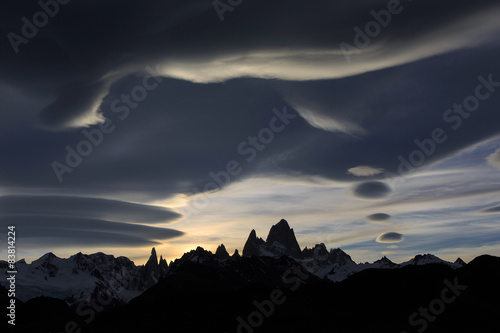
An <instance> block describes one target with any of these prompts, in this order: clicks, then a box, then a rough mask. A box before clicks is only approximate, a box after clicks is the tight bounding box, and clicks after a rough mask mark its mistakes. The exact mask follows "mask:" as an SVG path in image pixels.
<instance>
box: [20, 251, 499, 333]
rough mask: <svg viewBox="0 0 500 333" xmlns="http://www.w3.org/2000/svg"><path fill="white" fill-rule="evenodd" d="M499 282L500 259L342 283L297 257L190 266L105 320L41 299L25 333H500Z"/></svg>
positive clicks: (25, 312) (381, 272)
mask: <svg viewBox="0 0 500 333" xmlns="http://www.w3.org/2000/svg"><path fill="white" fill-rule="evenodd" d="M199 254H201V253H199ZM499 281H500V258H498V257H492V256H481V257H478V258H476V259H474V260H473V261H471V262H470V263H468V264H467V265H465V266H464V267H462V268H458V269H452V268H451V267H449V266H448V265H444V264H429V265H421V266H418V265H408V266H405V267H402V268H399V269H366V270H363V271H361V272H359V273H356V274H354V275H352V276H351V277H350V278H348V279H346V280H344V281H342V282H337V283H335V282H332V281H328V280H325V279H323V280H321V279H319V278H317V277H315V276H314V275H311V274H309V273H308V272H307V271H306V270H305V269H304V268H303V267H302V266H301V265H299V264H297V263H296V262H295V261H294V260H293V259H290V258H288V257H281V258H280V259H276V258H271V257H256V256H253V257H250V258H241V259H239V260H233V261H227V262H226V264H223V265H220V264H216V263H214V262H213V261H210V260H207V261H203V260H202V261H201V262H193V261H187V262H185V263H184V264H183V265H179V267H178V268H177V271H176V272H175V274H171V275H170V276H168V277H167V278H165V279H164V280H162V281H160V282H159V283H157V284H156V285H155V286H153V287H152V288H150V289H148V290H147V291H146V292H145V293H143V294H142V295H140V296H139V297H137V298H135V299H133V300H132V301H131V302H130V303H128V304H127V305H125V306H122V307H116V308H114V309H113V310H110V311H106V312H99V311H93V312H92V311H87V312H86V314H85V315H83V316H82V315H76V314H75V313H74V312H73V311H72V310H70V308H69V307H68V306H66V305H65V304H64V302H59V301H57V300H55V299H51V298H41V299H40V298H39V299H32V300H30V301H28V302H26V304H24V305H23V306H20V307H19V310H18V312H19V316H18V326H17V332H54V333H55V332H71V333H77V332H101V333H104V332H125V333H126V332H134V333H137V332H245V333H248V332H332V333H333V332H481V333H485V332H492V333H493V332H500V319H499V317H498V314H499V313H500V302H499V301H498V300H499V299H500V284H499ZM97 305H99V304H98V303H97ZM89 309H90V308H86V310H89ZM54 313H57V316H55V315H54ZM51 325H52V326H51ZM49 326H50V327H49ZM68 328H69V330H68Z"/></svg>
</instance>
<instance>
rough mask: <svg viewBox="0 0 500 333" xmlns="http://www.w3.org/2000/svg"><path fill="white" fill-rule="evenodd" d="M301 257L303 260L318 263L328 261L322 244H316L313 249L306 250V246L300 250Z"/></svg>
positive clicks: (328, 255) (326, 251) (327, 255)
mask: <svg viewBox="0 0 500 333" xmlns="http://www.w3.org/2000/svg"><path fill="white" fill-rule="evenodd" d="M302 256H303V257H304V258H314V259H316V260H318V261H325V260H328V258H329V257H330V254H329V253H328V250H327V249H326V245H325V244H323V243H320V244H316V245H315V246H314V247H313V248H311V249H310V248H308V247H307V246H306V247H305V248H304V250H302Z"/></svg>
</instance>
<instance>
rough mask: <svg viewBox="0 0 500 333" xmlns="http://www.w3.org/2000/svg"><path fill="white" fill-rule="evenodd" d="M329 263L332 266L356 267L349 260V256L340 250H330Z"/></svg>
mask: <svg viewBox="0 0 500 333" xmlns="http://www.w3.org/2000/svg"><path fill="white" fill-rule="evenodd" d="M329 261H330V262H331V263H333V264H339V265H340V266H344V265H356V263H355V262H354V261H353V260H352V259H351V256H350V255H348V254H347V253H345V252H344V251H342V250H341V249H338V248H337V249H331V250H330V258H329Z"/></svg>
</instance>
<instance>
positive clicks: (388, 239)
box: [376, 232, 404, 243]
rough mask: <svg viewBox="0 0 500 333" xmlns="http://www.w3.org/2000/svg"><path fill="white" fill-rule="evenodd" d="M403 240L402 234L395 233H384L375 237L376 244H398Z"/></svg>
mask: <svg viewBox="0 0 500 333" xmlns="http://www.w3.org/2000/svg"><path fill="white" fill-rule="evenodd" d="M403 240H404V237H403V235H402V234H399V233H397V232H386V233H383V234H381V235H380V236H378V237H377V239H376V241H377V243H400V242H402V241H403Z"/></svg>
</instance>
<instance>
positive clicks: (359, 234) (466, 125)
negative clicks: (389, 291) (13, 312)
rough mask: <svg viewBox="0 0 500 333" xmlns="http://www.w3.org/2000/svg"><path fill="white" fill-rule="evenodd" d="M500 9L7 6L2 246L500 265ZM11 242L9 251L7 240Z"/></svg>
mask: <svg viewBox="0 0 500 333" xmlns="http://www.w3.org/2000/svg"><path fill="white" fill-rule="evenodd" d="M498 17H500V3H498V1H494V0H491V1H490V0H484V1H465V0H454V1H451V0H443V1H439V2H436V1H431V0H418V1H410V0H402V1H396V0H390V1H385V0H384V1H378V0H377V1H374V0H369V1H368V0H360V1H340V0H335V1H333V0H330V1H328V0H321V1H320V0H318V1H285V0H281V1H271V2H269V1H260V0H259V1H248V0H247V1H245V0H243V1H239V0H238V1H237V0H231V1H226V0H220V1H215V2H214V1H212V0H208V1H206V0H192V1H191V0H190V1H180V0H179V1H177V0H163V1H160V0H145V1H132V0H120V1H118V0H107V1H102V0H86V1H68V0H58V1H57V2H56V0H42V1H41V2H37V1H18V0H5V1H2V2H1V4H0V30H1V36H0V57H1V58H0V59H1V61H0V101H1V103H0V156H1V159H0V228H1V230H0V233H1V234H2V235H3V236H2V239H1V240H0V241H1V244H4V245H6V244H5V241H6V235H5V234H6V231H7V230H6V229H7V226H8V225H16V227H17V229H16V230H17V238H18V243H17V246H18V251H19V253H20V256H22V257H26V258H27V259H28V260H32V259H35V258H37V257H38V256H40V255H41V254H43V253H45V252H48V251H52V252H54V253H56V254H57V255H59V256H63V257H65V256H69V255H71V254H74V253H75V252H78V251H82V252H86V253H91V252H96V251H103V252H108V253H112V254H115V255H127V256H129V257H131V258H132V259H135V260H136V261H138V262H139V263H141V262H143V261H144V258H145V257H146V256H147V255H148V254H149V249H150V248H151V247H152V246H156V247H157V250H158V252H159V253H160V254H162V255H163V256H165V257H167V258H169V259H173V258H175V257H178V256H179V255H181V254H182V253H183V252H185V251H187V250H189V249H191V248H194V247H196V246H197V245H201V246H204V247H205V248H207V249H209V250H212V251H214V250H215V248H216V246H217V245H218V244H220V243H222V242H224V243H225V245H226V247H227V248H228V250H229V251H230V252H232V251H234V249H235V248H238V249H239V250H240V251H241V250H242V247H243V244H244V242H245V240H246V237H247V236H248V233H249V232H250V230H251V229H252V228H255V229H256V230H257V234H258V235H259V236H261V237H265V236H267V232H268V230H269V228H270V226H271V225H272V224H274V223H276V222H278V221H279V220H280V219H281V218H285V219H287V220H288V221H289V223H290V224H291V225H292V227H294V229H295V232H296V235H297V238H298V241H299V243H300V244H301V246H313V245H314V244H315V243H320V242H323V243H325V244H326V245H327V246H328V247H341V248H343V249H344V250H346V251H347V252H348V253H350V254H351V256H352V257H353V259H354V260H356V261H372V260H376V259H378V258H380V257H381V256H382V255H388V256H389V258H391V259H393V260H394V261H402V260H405V259H407V258H408V257H411V256H413V255H415V254H417V253H427V252H431V253H434V254H436V255H438V256H441V257H443V258H445V259H449V260H454V259H455V258H456V257H457V256H461V257H462V258H463V259H465V260H470V259H472V258H473V257H475V256H477V255H479V254H483V253H489V254H493V255H500V225H499V214H500V126H499V124H500V110H499V108H500V57H499V56H500V40H499V38H498V36H500V34H499V33H500V20H498ZM2 246H3V245H2Z"/></svg>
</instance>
